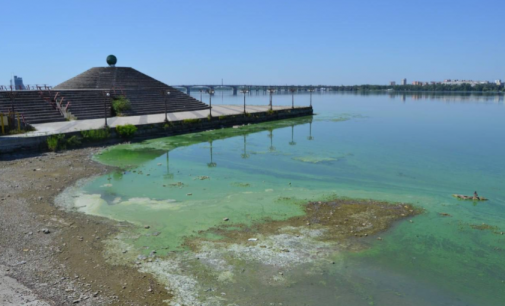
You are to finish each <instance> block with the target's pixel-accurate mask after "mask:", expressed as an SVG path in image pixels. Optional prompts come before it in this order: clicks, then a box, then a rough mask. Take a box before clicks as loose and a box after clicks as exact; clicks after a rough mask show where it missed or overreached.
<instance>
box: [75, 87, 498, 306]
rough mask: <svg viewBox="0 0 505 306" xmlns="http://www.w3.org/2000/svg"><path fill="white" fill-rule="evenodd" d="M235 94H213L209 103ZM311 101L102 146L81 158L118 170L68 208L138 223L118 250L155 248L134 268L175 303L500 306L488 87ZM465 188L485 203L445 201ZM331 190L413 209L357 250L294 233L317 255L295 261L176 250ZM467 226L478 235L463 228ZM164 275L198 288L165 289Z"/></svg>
mask: <svg viewBox="0 0 505 306" xmlns="http://www.w3.org/2000/svg"><path fill="white" fill-rule="evenodd" d="M242 99H243V98H242V97H241V96H237V97H233V96H231V95H230V94H229V93H223V95H222V96H221V93H218V94H216V96H215V98H213V103H223V104H232V103H235V104H236V103H241V102H242V101H243V100H242ZM313 100H314V109H315V113H317V115H315V116H314V117H309V118H298V119H292V120H285V121H281V122H274V123H265V124H259V125H251V126H245V127H240V128H235V129H222V130H218V131H211V132H203V133H198V134H191V135H182V136H176V137H170V138H163V139H156V140H151V141H146V142H144V143H141V144H132V145H121V146H116V147H113V148H112V149H109V150H106V151H104V152H103V153H102V154H100V155H98V156H96V159H97V160H98V161H100V162H103V163H106V164H110V165H114V166H119V167H121V169H122V170H118V171H116V172H114V173H110V174H108V175H106V176H103V177H99V178H96V179H95V180H93V181H91V182H88V183H87V184H85V185H84V186H83V187H82V188H80V189H78V191H77V192H78V194H79V197H77V198H72V199H75V200H73V201H75V203H73V204H74V205H75V206H76V207H77V209H79V210H80V211H83V212H86V213H90V214H97V215H101V216H106V217H109V218H113V219H116V220H126V221H129V222H132V223H135V224H137V225H139V227H138V229H137V230H135V231H134V232H132V233H129V235H126V237H125V238H122V240H121V241H122V243H124V245H123V246H122V247H123V248H124V247H126V246H128V247H129V248H131V250H132V251H131V253H132V254H133V253H135V252H137V253H138V254H144V255H148V254H150V253H151V251H152V250H156V256H157V257H158V259H157V260H154V262H152V263H146V264H144V265H143V266H142V267H143V269H146V271H149V272H153V273H155V274H157V275H158V276H159V277H160V279H161V280H165V281H166V282H167V283H169V285H170V286H172V287H177V286H178V287H179V288H180V290H179V291H177V292H179V293H180V294H181V296H182V295H184V294H186V293H187V292H188V291H194V292H196V293H195V294H193V295H192V297H183V298H181V299H180V300H179V302H180V303H181V304H182V303H184V302H186V303H188V301H191V298H195V299H199V300H200V301H202V305H205V303H207V304H208V305H218V304H223V305H228V304H229V305H278V304H279V303H282V304H283V305H503V301H504V300H505V235H501V231H505V225H504V224H505V223H504V214H503V211H504V208H505V195H504V192H503V190H504V187H503V186H504V183H505V174H504V173H505V162H503V159H504V158H505V142H504V141H503V136H502V133H503V130H504V128H505V121H504V120H503V119H502V118H503V117H504V115H505V105H504V102H503V96H457V95H451V96H444V95H433V96H425V95H398V96H390V95H354V94H331V93H322V94H314V96H313ZM247 101H248V103H251V104H266V103H267V102H268V96H266V95H263V94H257V95H256V94H255V93H253V94H252V95H250V96H248V97H247ZM308 101H309V95H308V93H307V94H297V95H296V96H295V104H302V103H303V104H308ZM290 103H291V95H287V94H286V95H283V94H277V95H275V96H274V104H277V105H289V104H290ZM474 190H477V191H478V192H479V194H480V195H482V196H485V197H487V198H489V199H490V200H489V201H488V202H481V203H478V204H475V203H472V202H466V201H459V200H456V199H454V198H453V197H452V196H451V195H452V194H454V193H460V194H468V195H471V194H473V191H474ZM334 196H339V197H351V198H373V199H377V200H385V201H393V202H408V203H412V204H415V205H417V206H419V207H422V208H424V209H425V210H426V212H425V213H424V214H422V215H420V216H418V217H416V218H414V220H413V222H412V223H410V222H400V223H398V224H396V225H395V226H394V228H392V229H391V230H389V231H388V232H387V233H382V234H381V237H382V238H383V240H381V241H378V240H375V239H366V240H365V241H366V242H365V243H366V244H367V245H368V247H367V248H365V249H364V250H362V251H359V252H349V251H346V250H345V248H342V247H340V246H338V245H331V246H327V245H319V244H318V242H315V241H311V240H310V239H308V238H307V241H306V242H304V243H306V244H303V243H302V244H299V245H298V244H296V243H297V242H293V243H294V244H292V245H291V246H294V247H296V245H298V246H299V248H300V249H304V248H306V249H309V248H314V249H318V248H319V249H321V250H324V251H322V255H320V256H319V255H318V256H319V257H318V256H315V257H314V256H309V257H310V260H309V259H303V256H302V255H300V254H298V253H296V252H293V253H292V254H290V255H289V256H291V257H289V256H287V255H286V257H285V258H280V259H275V260H273V258H274V257H275V256H276V255H275V254H273V255H272V254H267V253H265V254H262V253H258V255H257V258H256V257H255V256H256V255H255V254H256V253H255V252H257V250H256V249H254V248H249V249H247V248H245V249H244V248H242V247H238V246H234V248H232V247H223V248H222V249H221V251H218V250H215V249H214V248H215V247H216V246H209V248H207V249H206V251H205V252H203V251H202V253H201V254H199V255H198V256H200V257H199V258H203V259H202V260H201V261H200V262H198V263H195V262H194V260H193V259H194V257H195V256H197V255H195V254H191V252H189V251H188V250H187V249H186V248H185V247H184V246H183V245H181V244H182V243H183V241H184V238H186V237H190V236H198V234H199V233H198V231H205V230H206V229H208V228H210V227H214V226H218V225H220V224H223V222H224V221H223V218H225V217H226V218H229V219H230V221H228V222H231V223H237V224H238V223H245V224H250V223H251V222H254V221H257V220H262V219H264V218H266V217H269V218H272V219H286V218H288V217H291V216H296V215H301V214H303V210H302V209H301V208H300V206H299V205H298V204H301V203H305V202H307V201H309V200H310V201H313V200H321V199H326V198H330V197H334ZM439 213H447V214H450V215H451V216H449V217H443V216H441V215H440V214H439ZM482 223H485V224H487V225H490V228H489V229H484V230H479V229H474V228H472V227H471V225H482ZM146 225H149V226H150V228H149V229H147V230H146V229H144V226H146ZM281 238H282V239H285V237H277V238H275V239H278V240H272V241H270V242H271V243H272V246H273V247H275V245H276V244H282V243H283V241H282V240H281ZM272 239H273V238H272ZM133 250H135V251H133ZM116 251H117V253H118V255H117V256H118V257H121V255H119V254H120V253H121V252H120V250H119V249H117V250H116ZM188 252H189V253H188ZM137 253H135V254H137ZM230 254H233V256H231V257H230ZM251 254H252V255H251ZM297 256H300V257H297ZM309 257H307V258H309ZM188 258H190V259H188ZM255 258H256V259H255ZM125 260H127V262H129V263H131V262H134V261H135V259H132V258H130V259H125ZM128 260H129V261H128ZM331 261H333V262H334V263H335V264H331ZM329 262H330V264H329ZM169 264H170V265H172V266H170V268H168V265H169ZM174 265H175V266H177V267H176V268H174V267H173V266H174ZM199 271H200V272H201V271H204V272H202V273H203V274H201V275H200V274H199V273H200V272H199ZM279 273H282V274H279ZM179 276H180V277H181V279H185V280H188V279H191V280H193V281H196V282H197V283H196V284H195V283H192V284H193V285H191V286H189V285H188V283H191V282H189V281H186V282H182V281H180V282H176V281H175V279H179V278H178V277H179ZM184 284H185V285H184ZM198 284H199V285H198ZM205 288H207V289H205ZM210 289H211V290H210ZM176 303H177V301H174V302H173V305H176ZM272 303H273V304H272Z"/></svg>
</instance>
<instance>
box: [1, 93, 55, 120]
mask: <svg viewBox="0 0 505 306" xmlns="http://www.w3.org/2000/svg"><path fill="white" fill-rule="evenodd" d="M10 109H11V100H10V98H9V92H6V91H2V92H0V112H2V113H4V114H6V113H8V112H9V110H10ZM14 110H15V111H16V112H18V113H20V114H22V115H23V117H24V119H25V121H26V122H27V123H29V124H37V123H46V122H58V121H65V118H64V117H63V116H62V115H61V114H60V112H59V111H58V110H57V109H55V108H53V106H51V104H49V103H48V102H46V101H45V100H44V99H42V98H41V97H40V94H39V92H38V91H16V99H15V101H14Z"/></svg>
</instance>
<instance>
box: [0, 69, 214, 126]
mask: <svg viewBox="0 0 505 306" xmlns="http://www.w3.org/2000/svg"><path fill="white" fill-rule="evenodd" d="M104 91H107V92H109V93H110V97H107V96H105V95H104V94H103V93H104ZM167 91H169V92H170V95H168V97H167V109H168V112H170V113H173V112H184V111H195V110H203V109H208V108H209V106H208V105H207V104H205V103H202V102H200V101H198V100H196V99H194V98H193V97H191V96H189V95H187V94H185V93H183V92H181V91H179V90H177V89H175V88H173V87H171V86H169V85H167V84H165V83H163V82H160V81H158V80H156V79H154V78H152V77H150V76H148V75H146V74H144V73H142V72H140V71H137V70H135V69H133V68H129V67H96V68H91V69H89V70H87V71H85V72H83V73H81V74H79V75H77V76H75V77H73V78H71V79H69V80H67V81H65V82H63V83H61V84H59V85H58V86H55V87H54V88H52V89H51V90H47V89H44V90H32V91H30V90H26V91H14V94H15V96H16V97H15V100H14V102H13V101H12V99H11V95H12V94H13V93H12V92H8V91H0V113H4V114H7V113H9V111H11V110H12V109H13V108H14V111H15V112H16V113H19V114H21V115H22V117H23V120H26V122H27V123H29V124H37V123H45V122H57V121H65V118H64V116H63V115H62V114H61V112H60V111H59V110H58V108H57V107H56V103H55V101H58V102H62V103H61V105H62V106H67V105H68V108H67V111H68V112H69V113H71V114H72V115H73V117H75V118H76V119H77V120H83V119H97V118H103V117H104V116H105V115H107V117H110V116H111V115H112V113H111V99H114V98H116V97H119V96H124V97H126V98H127V99H128V100H130V103H131V109H130V110H128V111H126V112H125V113H124V114H123V115H125V116H139V115H149V114H160V113H164V112H165V97H164V95H163V94H162V92H167Z"/></svg>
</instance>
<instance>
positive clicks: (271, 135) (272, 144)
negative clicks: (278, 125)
mask: <svg viewBox="0 0 505 306" xmlns="http://www.w3.org/2000/svg"><path fill="white" fill-rule="evenodd" d="M268 131H269V133H268V137H269V138H270V148H269V150H270V152H274V151H275V147H274V129H269V130H268Z"/></svg>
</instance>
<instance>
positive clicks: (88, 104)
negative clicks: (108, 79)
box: [56, 90, 111, 120]
mask: <svg viewBox="0 0 505 306" xmlns="http://www.w3.org/2000/svg"><path fill="white" fill-rule="evenodd" d="M56 92H59V94H60V96H61V97H63V98H64V101H65V102H64V104H66V103H67V102H70V105H69V107H68V110H67V111H68V112H70V114H72V116H73V117H75V119H77V120H85V119H97V118H103V117H104V114H105V112H107V117H110V115H111V101H110V100H111V99H110V97H107V96H104V95H103V93H102V92H101V91H98V90H58V91H56ZM104 108H105V109H104Z"/></svg>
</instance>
